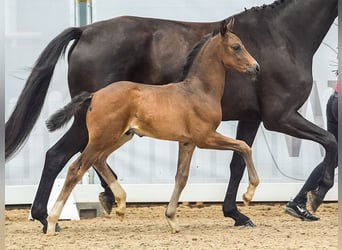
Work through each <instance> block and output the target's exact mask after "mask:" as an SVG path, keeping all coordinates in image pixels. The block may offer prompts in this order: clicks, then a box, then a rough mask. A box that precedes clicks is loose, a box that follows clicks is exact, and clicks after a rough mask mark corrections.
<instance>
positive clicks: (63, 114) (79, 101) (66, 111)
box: [46, 91, 93, 132]
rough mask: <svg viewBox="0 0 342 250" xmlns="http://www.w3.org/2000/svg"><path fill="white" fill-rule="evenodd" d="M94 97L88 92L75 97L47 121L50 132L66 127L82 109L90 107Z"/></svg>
mask: <svg viewBox="0 0 342 250" xmlns="http://www.w3.org/2000/svg"><path fill="white" fill-rule="evenodd" d="M92 97H93V96H92V94H91V93H89V92H86V91H84V92H82V93H81V94H79V95H77V96H75V97H73V98H72V100H71V102H69V103H68V104H67V105H65V106H64V107H63V108H61V109H60V110H57V112H56V113H54V114H53V115H52V116H50V117H49V119H48V120H47V121H46V127H47V128H48V130H49V131H50V132H52V131H55V130H56V129H59V128H61V127H63V126H64V125H66V124H67V123H68V121H70V119H71V118H72V117H73V116H74V115H76V114H77V112H78V111H79V110H80V109H81V108H82V107H88V106H89V104H90V100H91V98H92Z"/></svg>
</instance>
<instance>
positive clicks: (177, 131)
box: [47, 21, 259, 234]
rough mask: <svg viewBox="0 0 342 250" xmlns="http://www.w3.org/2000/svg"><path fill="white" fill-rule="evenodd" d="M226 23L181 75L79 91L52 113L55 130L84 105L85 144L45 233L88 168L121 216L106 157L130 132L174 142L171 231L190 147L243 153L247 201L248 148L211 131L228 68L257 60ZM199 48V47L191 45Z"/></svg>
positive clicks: (252, 67)
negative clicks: (175, 79) (164, 81)
mask: <svg viewBox="0 0 342 250" xmlns="http://www.w3.org/2000/svg"><path fill="white" fill-rule="evenodd" d="M231 25H232V21H230V22H229V23H228V24H226V23H225V22H222V24H221V26H220V30H219V34H217V32H216V33H213V36H212V37H210V38H209V39H206V40H205V42H204V44H203V45H202V47H201V49H200V50H199V51H198V54H197V55H196V57H195V59H194V61H193V64H192V65H191V66H190V68H189V71H188V73H187V76H186V78H185V79H184V80H183V81H182V82H179V83H170V84H167V85H162V86H155V85H145V84H138V83H134V82H129V81H121V82H117V83H113V84H110V85H109V86H107V87H105V88H103V89H100V90H99V91H97V92H95V93H89V92H84V93H82V94H80V95H78V96H76V97H74V98H73V100H72V101H71V103H69V104H68V105H66V106H65V107H64V108H63V109H61V110H60V111H58V112H57V113H56V114H54V115H53V116H52V117H51V118H50V119H49V120H48V121H47V126H48V128H49V130H55V129H57V128H60V127H61V126H63V125H64V124H65V123H66V122H67V121H69V120H70V119H71V118H72V117H73V116H74V115H75V114H76V113H77V112H78V110H79V109H81V108H82V107H83V105H84V103H86V105H87V106H88V105H89V100H91V102H90V105H89V108H88V111H87V115H86V124H87V129H88V135H89V141H88V144H87V146H86V148H85V149H84V151H83V152H82V153H81V155H80V156H79V157H78V158H77V159H76V160H75V161H74V162H73V163H72V164H71V166H70V168H69V171H68V174H67V177H66V180H65V183H64V186H63V189H62V191H61V193H60V195H59V197H58V198H57V201H56V203H55V205H54V207H53V208H52V210H51V212H50V214H49V216H48V228H47V234H54V233H55V228H56V224H57V220H58V218H59V216H60V214H61V212H62V208H63V206H64V204H65V202H66V200H67V198H68V196H69V195H70V193H71V191H72V189H73V188H74V186H75V185H76V184H77V183H78V182H79V181H80V180H81V178H82V176H83V174H84V173H85V171H87V170H88V169H89V168H90V167H91V166H94V168H95V169H96V170H97V172H98V173H100V174H101V175H102V177H103V178H104V180H105V181H106V183H107V184H108V186H109V187H110V188H111V190H112V192H113V193H114V196H115V198H116V201H117V205H118V207H117V209H116V213H117V214H118V215H120V216H123V215H124V214H125V209H126V193H125V191H124V190H123V189H122V187H121V186H120V184H119V182H118V181H117V180H116V178H115V177H114V175H113V174H112V172H111V171H109V169H108V167H107V165H106V160H107V157H108V156H109V155H110V154H111V153H112V152H113V151H115V150H116V149H118V148H119V147H121V146H122V145H123V144H124V143H126V142H127V141H129V140H130V139H131V138H132V137H133V136H134V135H135V134H136V135H138V136H149V137H153V138H157V139H161V140H172V141H178V144H179V157H178V166H177V173H176V183H175V187H174V190H173V194H172V196H171V200H170V202H169V205H168V207H167V209H166V212H165V215H166V218H167V221H168V223H169V225H170V228H171V232H172V233H176V232H178V231H179V228H178V224H177V222H176V209H177V204H178V200H179V197H180V194H181V192H182V190H183V188H184V186H185V185H186V182H187V179H188V175H189V167H190V161H191V158H192V153H193V151H194V149H195V147H196V146H197V147H200V148H208V149H221V150H234V151H236V152H239V153H240V154H241V155H242V157H243V158H244V160H245V162H246V165H247V169H248V175H249V186H248V189H247V192H246V193H245V195H244V198H245V202H246V203H249V201H250V200H251V199H252V197H253V195H254V191H255V188H256V186H257V185H258V184H259V179H258V176H257V173H256V170H255V168H254V164H253V161H252V153H251V152H252V151H251V149H250V147H249V146H248V145H247V144H246V143H244V142H243V141H238V140H235V139H231V138H229V137H225V136H223V135H221V134H219V133H218V132H216V128H217V127H218V125H219V124H220V122H221V119H222V111H221V98H222V95H223V91H224V85H225V75H226V70H227V69H228V68H232V69H235V70H237V71H240V72H243V73H247V74H253V75H255V74H256V73H258V72H259V65H258V63H257V62H256V61H255V59H254V58H253V57H252V56H251V55H250V54H249V53H248V52H247V50H246V49H245V47H244V46H243V44H242V43H241V41H240V39H239V38H238V37H237V36H236V35H234V34H233V33H231V32H230V31H229V30H231V28H232V27H231ZM197 49H199V48H197Z"/></svg>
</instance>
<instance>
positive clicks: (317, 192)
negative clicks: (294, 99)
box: [264, 112, 338, 211]
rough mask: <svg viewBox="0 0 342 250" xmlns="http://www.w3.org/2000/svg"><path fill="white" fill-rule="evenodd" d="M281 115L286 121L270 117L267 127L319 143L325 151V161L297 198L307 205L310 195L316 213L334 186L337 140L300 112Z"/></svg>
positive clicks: (265, 121)
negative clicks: (307, 198)
mask: <svg viewBox="0 0 342 250" xmlns="http://www.w3.org/2000/svg"><path fill="white" fill-rule="evenodd" d="M280 114H282V115H284V116H286V119H285V117H284V118H282V117H280V118H279V119H275V118H274V116H272V117H271V116H270V119H267V120H264V124H265V127H266V128H267V129H271V130H275V131H279V132H282V133H286V134H288V135H291V136H295V137H297V138H302V139H307V140H311V141H314V142H317V143H319V144H321V145H322V146H323V147H324V149H325V157H324V159H323V161H322V162H321V163H320V164H319V165H318V166H317V167H316V169H315V170H314V173H313V174H311V175H310V176H309V178H308V180H307V181H306V183H305V185H304V186H303V188H302V190H301V191H300V192H299V193H298V195H297V197H296V198H297V199H298V201H297V202H298V203H300V202H304V204H305V202H306V194H308V195H309V196H310V198H311V199H310V200H309V202H310V205H311V207H312V209H313V210H314V211H315V210H316V209H317V208H318V207H319V206H320V205H321V203H322V202H323V199H324V197H325V195H326V193H327V192H328V191H329V189H330V188H331V187H332V186H333V184H334V172H335V168H336V166H337V160H338V159H337V156H338V155H337V142H336V139H335V137H334V136H333V135H332V134H331V133H329V132H328V131H326V130H324V129H322V128H320V127H318V126H317V125H315V124H313V123H312V122H310V121H308V120H306V119H305V118H303V117H302V116H301V115H300V114H299V113H298V112H293V113H291V114H286V113H284V112H280ZM318 171H321V173H320V175H317V172H318ZM317 176H319V178H317ZM296 198H295V199H296ZM299 200H301V201H299Z"/></svg>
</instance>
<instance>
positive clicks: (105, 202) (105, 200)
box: [94, 164, 118, 215]
mask: <svg viewBox="0 0 342 250" xmlns="http://www.w3.org/2000/svg"><path fill="white" fill-rule="evenodd" d="M106 165H107V168H108V169H109V170H110V171H111V172H112V174H113V175H114V177H115V179H117V178H118V177H117V175H116V174H115V172H114V171H113V170H112V169H111V168H110V167H109V165H108V164H106ZM94 169H95V168H94ZM95 172H96V174H97V175H98V177H99V179H100V181H101V186H102V187H103V188H104V192H101V193H100V194H99V201H100V204H101V206H102V208H103V210H104V211H105V212H106V213H107V214H108V215H109V214H110V213H111V212H112V209H113V206H114V203H115V197H114V195H113V193H112V191H111V189H110V187H109V186H108V184H107V183H106V182H105V180H104V179H103V177H102V176H101V174H100V173H99V172H98V171H97V170H96V169H95Z"/></svg>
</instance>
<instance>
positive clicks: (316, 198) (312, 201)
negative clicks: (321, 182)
mask: <svg viewBox="0 0 342 250" xmlns="http://www.w3.org/2000/svg"><path fill="white" fill-rule="evenodd" d="M307 198H308V205H309V206H310V207H311V209H312V211H314V212H315V211H316V210H317V208H318V207H319V206H320V205H321V204H322V203H323V198H322V197H321V196H320V195H319V194H318V191H316V190H314V191H310V192H308V193H307Z"/></svg>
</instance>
